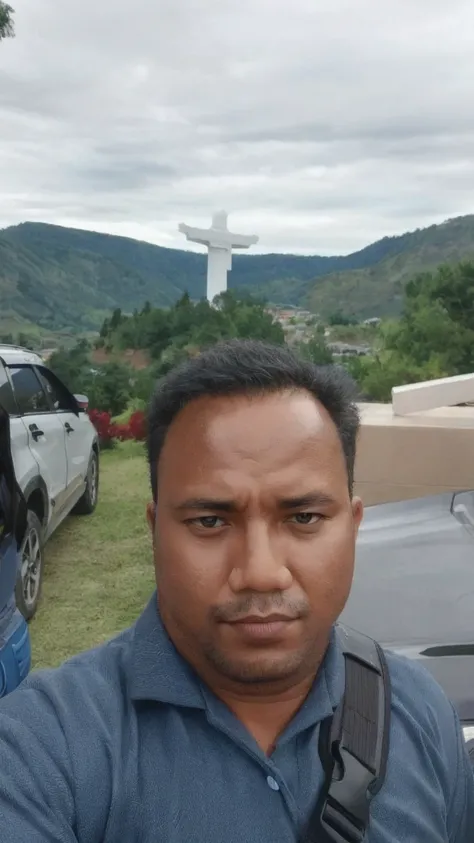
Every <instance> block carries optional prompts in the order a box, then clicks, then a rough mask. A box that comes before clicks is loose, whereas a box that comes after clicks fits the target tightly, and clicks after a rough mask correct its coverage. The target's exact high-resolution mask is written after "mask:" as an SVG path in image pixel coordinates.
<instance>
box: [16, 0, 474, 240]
mask: <svg viewBox="0 0 474 843" xmlns="http://www.w3.org/2000/svg"><path fill="white" fill-rule="evenodd" d="M9 2H10V3H11V4H12V5H13V6H15V7H16V16H15V17H16V31H17V37H16V39H14V40H11V41H9V40H8V41H4V42H2V43H1V44H0V226H2V227H3V226H6V225H10V224H13V223H17V222H21V221H23V220H42V221H46V222H54V223H58V224H61V225H71V226H76V227H80V228H91V229H95V230H100V231H106V232H111V233H114V234H125V235H128V236H132V237H137V238H139V239H143V240H150V241H152V242H155V243H159V244H161V245H165V246H166V245H168V246H178V247H181V246H184V245H185V241H184V238H183V236H182V235H180V234H179V233H178V232H177V230H176V229H177V225H178V223H179V222H182V221H183V222H187V223H189V224H194V225H208V224H209V222H210V216H211V214H212V212H213V211H214V210H216V209H218V208H220V207H223V208H226V209H227V210H228V211H229V212H230V218H229V227H230V228H231V229H233V230H234V231H239V232H242V233H256V234H259V235H260V243H259V245H258V247H257V248H256V249H254V251H262V252H268V251H294V252H299V253H319V254H334V253H346V252H350V251H353V250H355V249H357V248H360V247H363V246H364V245H366V244H367V243H369V242H372V241H374V240H376V239H378V238H380V237H382V236H384V235H386V234H395V233H401V232H403V231H406V230H408V229H413V228H416V227H418V226H424V225H427V224H430V223H432V222H441V221H442V220H444V219H446V218H447V217H451V216H456V215H458V214H466V213H472V212H474V108H473V102H474V2H472V0H291V2H289V0H134V2H133V3H131V2H130V0H9Z"/></svg>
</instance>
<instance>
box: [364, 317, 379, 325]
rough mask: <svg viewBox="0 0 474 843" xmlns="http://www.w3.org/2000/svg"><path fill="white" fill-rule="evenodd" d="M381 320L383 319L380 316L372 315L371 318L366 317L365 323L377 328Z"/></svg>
mask: <svg viewBox="0 0 474 843" xmlns="http://www.w3.org/2000/svg"><path fill="white" fill-rule="evenodd" d="M381 321H382V320H381V319H380V317H379V316H372V318H371V319H364V321H363V324H364V325H370V326H371V327H373V328H376V327H377V325H380V323H381Z"/></svg>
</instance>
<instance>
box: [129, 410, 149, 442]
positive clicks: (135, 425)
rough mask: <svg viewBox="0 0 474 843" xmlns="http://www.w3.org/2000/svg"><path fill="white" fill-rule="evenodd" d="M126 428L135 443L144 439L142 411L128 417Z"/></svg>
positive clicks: (144, 421)
mask: <svg viewBox="0 0 474 843" xmlns="http://www.w3.org/2000/svg"><path fill="white" fill-rule="evenodd" d="M128 427H129V430H130V433H131V438H132V439H135V441H136V442H143V441H144V440H145V439H146V416H145V413H144V412H143V410H137V411H136V412H135V413H132V415H131V416H130V421H129V423H128Z"/></svg>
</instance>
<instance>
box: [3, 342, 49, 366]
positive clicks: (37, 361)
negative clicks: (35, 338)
mask: <svg viewBox="0 0 474 843" xmlns="http://www.w3.org/2000/svg"><path fill="white" fill-rule="evenodd" d="M0 359H1V360H3V361H4V363H6V364H7V365H9V366H11V365H14V364H18V363H33V364H34V365H36V366H38V365H41V364H42V363H43V360H42V358H41V357H40V356H39V354H35V352H34V351H30V350H29V349H28V348H22V347H21V346H19V345H3V344H2V343H0Z"/></svg>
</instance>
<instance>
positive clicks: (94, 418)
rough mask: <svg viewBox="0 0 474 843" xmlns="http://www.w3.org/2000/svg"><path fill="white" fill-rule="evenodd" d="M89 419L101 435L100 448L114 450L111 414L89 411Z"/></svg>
mask: <svg viewBox="0 0 474 843" xmlns="http://www.w3.org/2000/svg"><path fill="white" fill-rule="evenodd" d="M89 418H90V420H91V422H92V424H93V425H94V427H95V429H96V431H97V433H98V435H99V442H100V447H101V448H112V447H113V445H114V433H113V425H112V422H111V419H110V413H105V412H101V411H100V410H89Z"/></svg>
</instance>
